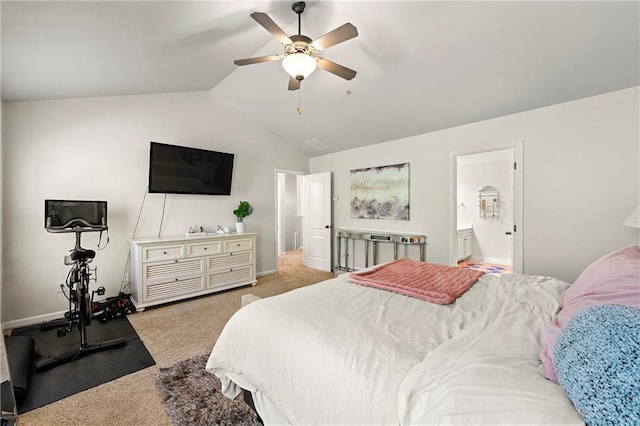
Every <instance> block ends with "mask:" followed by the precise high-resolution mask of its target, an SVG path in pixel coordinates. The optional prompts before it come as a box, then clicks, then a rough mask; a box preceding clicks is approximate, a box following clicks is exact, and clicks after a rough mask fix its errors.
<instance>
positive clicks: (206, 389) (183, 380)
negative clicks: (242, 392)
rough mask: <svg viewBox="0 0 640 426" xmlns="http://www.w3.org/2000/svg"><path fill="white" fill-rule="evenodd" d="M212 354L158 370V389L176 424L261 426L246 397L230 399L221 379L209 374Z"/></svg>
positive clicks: (168, 412)
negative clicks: (208, 368) (207, 364)
mask: <svg viewBox="0 0 640 426" xmlns="http://www.w3.org/2000/svg"><path fill="white" fill-rule="evenodd" d="M207 358H208V355H199V356H196V357H194V358H190V359H187V360H184V361H180V362H177V363H175V364H174V365H172V366H171V367H168V368H161V369H159V370H158V374H157V376H156V386H157V387H158V389H159V390H160V394H161V395H162V398H163V400H164V403H165V406H166V410H167V414H168V415H169V417H171V419H172V420H173V422H174V424H176V425H197V426H204V425H207V426H209V425H211V426H212V425H221V426H223V425H229V426H231V425H249V426H251V425H256V426H258V425H260V422H259V421H258V417H257V416H256V414H255V413H254V412H253V410H251V408H249V406H248V405H247V404H246V403H245V402H244V400H243V399H242V396H238V397H237V398H236V399H234V400H230V399H228V398H227V397H225V396H224V395H222V393H221V392H220V380H219V379H218V378H217V377H216V376H214V375H213V374H210V373H208V372H207V371H205V369H204V367H205V365H206V363H207Z"/></svg>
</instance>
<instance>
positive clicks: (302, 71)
mask: <svg viewBox="0 0 640 426" xmlns="http://www.w3.org/2000/svg"><path fill="white" fill-rule="evenodd" d="M317 66H318V64H317V62H316V60H315V59H314V58H313V57H312V56H310V55H307V54H306V53H300V52H298V53H292V54H290V55H287V56H285V57H284V59H283V60H282V67H283V68H284V70H285V71H286V72H287V73H288V74H289V75H290V76H291V77H293V78H295V79H296V80H304V79H305V78H307V77H308V76H309V75H310V74H311V73H312V72H313V71H314V70H315V69H316V67H317Z"/></svg>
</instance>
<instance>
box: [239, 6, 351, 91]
mask: <svg viewBox="0 0 640 426" xmlns="http://www.w3.org/2000/svg"><path fill="white" fill-rule="evenodd" d="M304 7H305V2H303V1H299V2H296V3H294V4H293V6H291V9H292V10H293V11H294V12H295V13H297V14H298V34H297V35H292V36H287V35H286V34H285V33H284V31H282V29H281V28H280V27H279V26H278V25H277V24H276V23H275V22H273V20H272V19H271V18H269V16H268V15H267V14H266V13H262V12H254V13H252V14H251V17H252V18H253V19H255V21H256V22H257V23H258V24H260V25H262V26H263V27H264V29H266V30H267V31H269V32H270V33H271V34H272V35H273V36H274V37H275V38H276V39H277V40H278V41H279V42H280V43H282V44H283V45H284V52H285V53H284V54H279V55H268V56H258V57H255V58H248V59H238V60H235V61H233V62H234V63H235V64H236V65H240V66H242V65H250V64H257V63H260V62H272V61H279V60H280V59H282V66H283V67H284V69H285V71H287V73H288V74H289V76H290V77H289V90H298V89H299V88H300V82H301V81H302V80H304V79H305V78H306V77H308V76H309V74H311V73H312V72H313V71H314V70H315V69H316V67H317V68H320V69H323V70H325V71H329V72H330V73H332V74H335V75H337V76H339V77H342V78H344V79H346V80H351V79H352V78H354V77H355V76H356V72H355V71H354V70H352V69H349V68H347V67H344V66H342V65H340V64H337V63H335V62H332V61H330V60H328V59H324V58H321V57H319V56H315V54H316V53H317V52H319V51H321V50H324V49H326V48H328V47H331V46H334V45H336V44H338V43H342V42H343V41H347V40H349V39H352V38H354V37H357V36H358V30H357V29H356V27H354V26H353V25H352V24H350V23H346V24H344V25H342V26H340V27H338V28H336V29H334V30H333V31H330V32H328V33H326V34H325V35H323V36H322V37H320V38H318V39H316V40H312V39H310V38H309V37H307V36H306V35H303V34H302V33H301V31H300V15H302V12H304Z"/></svg>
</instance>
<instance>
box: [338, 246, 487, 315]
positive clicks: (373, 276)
mask: <svg viewBox="0 0 640 426" xmlns="http://www.w3.org/2000/svg"><path fill="white" fill-rule="evenodd" d="M482 274H484V272H482V271H476V270H472V269H467V268H455V267H452V266H444V265H436V264H434V263H427V262H419V261H415V260H412V259H409V258H406V257H403V258H401V259H398V260H394V261H393V262H390V263H386V264H383V265H380V266H377V267H374V268H372V269H369V270H366V271H362V272H354V273H352V274H351V276H350V277H349V281H350V282H352V283H355V284H360V285H364V286H368V287H375V288H379V289H382V290H387V291H393V292H395V293H400V294H404V295H405V296H409V297H415V298H418V299H422V300H426V301H428V302H433V303H437V304H440V305H448V304H450V303H453V302H455V301H456V299H457V298H458V297H459V296H460V295H462V293H464V292H465V291H467V290H468V289H469V287H471V285H473V283H475V282H476V281H477V280H478V278H480V276H481V275H482Z"/></svg>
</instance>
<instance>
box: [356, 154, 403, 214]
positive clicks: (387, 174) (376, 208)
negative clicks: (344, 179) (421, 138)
mask: <svg viewBox="0 0 640 426" xmlns="http://www.w3.org/2000/svg"><path fill="white" fill-rule="evenodd" d="M350 183H351V217H352V218H354V219H389V220H409V163H402V164H392V165H389V166H378V167H367V168H364V169H355V170H351V174H350Z"/></svg>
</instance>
